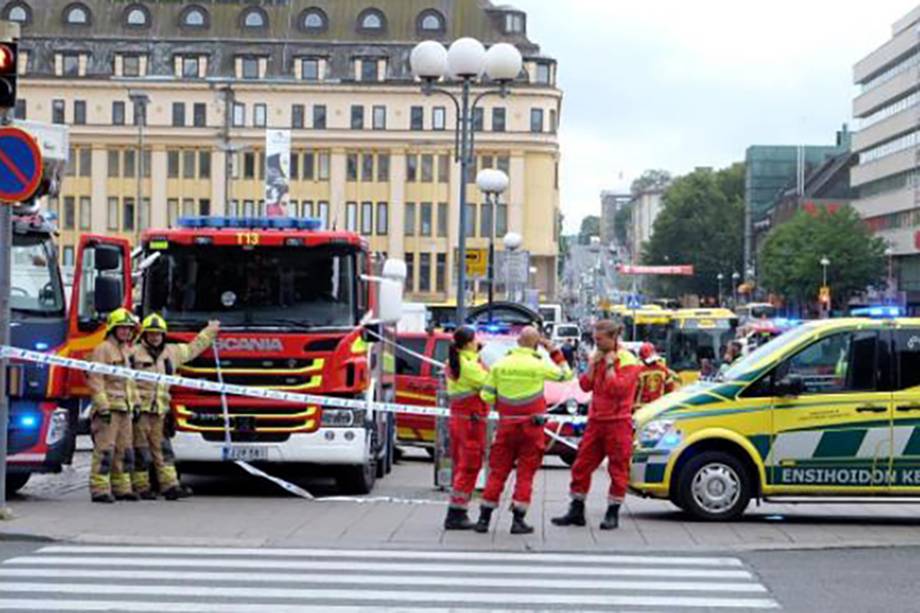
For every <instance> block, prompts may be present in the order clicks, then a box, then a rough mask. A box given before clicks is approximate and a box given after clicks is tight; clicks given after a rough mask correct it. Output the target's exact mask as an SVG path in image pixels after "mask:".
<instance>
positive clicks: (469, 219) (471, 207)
mask: <svg viewBox="0 0 920 613" xmlns="http://www.w3.org/2000/svg"><path fill="white" fill-rule="evenodd" d="M464 217H465V224H466V237H467V238H472V237H473V236H476V205H475V204H470V203H467V205H466V215H465V216H464Z"/></svg>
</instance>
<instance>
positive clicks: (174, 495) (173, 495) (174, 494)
mask: <svg viewBox="0 0 920 613" xmlns="http://www.w3.org/2000/svg"><path fill="white" fill-rule="evenodd" d="M182 497H183V496H182V490H181V488H180V486H178V485H174V486H172V487H171V488H169V489H168V490H166V491H164V492H163V498H165V499H166V500H179V499H180V498H182Z"/></svg>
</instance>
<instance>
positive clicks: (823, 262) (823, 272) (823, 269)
mask: <svg viewBox="0 0 920 613" xmlns="http://www.w3.org/2000/svg"><path fill="white" fill-rule="evenodd" d="M830 265H831V261H830V260H829V259H828V258H827V256H823V257H822V258H821V290H822V292H823V291H824V288H825V287H827V267H828V266H830ZM830 306H831V305H830V303H828V304H827V306H826V307H825V305H824V302H823V301H822V302H821V310H822V312H823V315H824V316H825V317H826V316H827V314H828V311H830Z"/></svg>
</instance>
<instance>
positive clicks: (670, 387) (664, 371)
mask: <svg viewBox="0 0 920 613" xmlns="http://www.w3.org/2000/svg"><path fill="white" fill-rule="evenodd" d="M675 389H677V375H676V374H674V372H673V371H671V369H669V368H668V367H667V366H665V365H664V363H662V362H661V361H660V360H655V361H654V362H651V363H648V362H646V364H645V365H644V366H643V367H642V372H641V373H640V374H639V391H638V398H637V399H636V400H637V402H638V403H639V405H640V406H642V405H645V404H648V403H649V402H652V401H654V400H658V399H659V398H661V397H662V396H664V395H665V394H670V393H671V392H673V391H674V390H675Z"/></svg>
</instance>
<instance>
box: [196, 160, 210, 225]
mask: <svg viewBox="0 0 920 613" xmlns="http://www.w3.org/2000/svg"><path fill="white" fill-rule="evenodd" d="M198 178H199V179H210V178H211V152H210V151H199V152H198ZM202 215H204V213H202Z"/></svg>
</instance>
